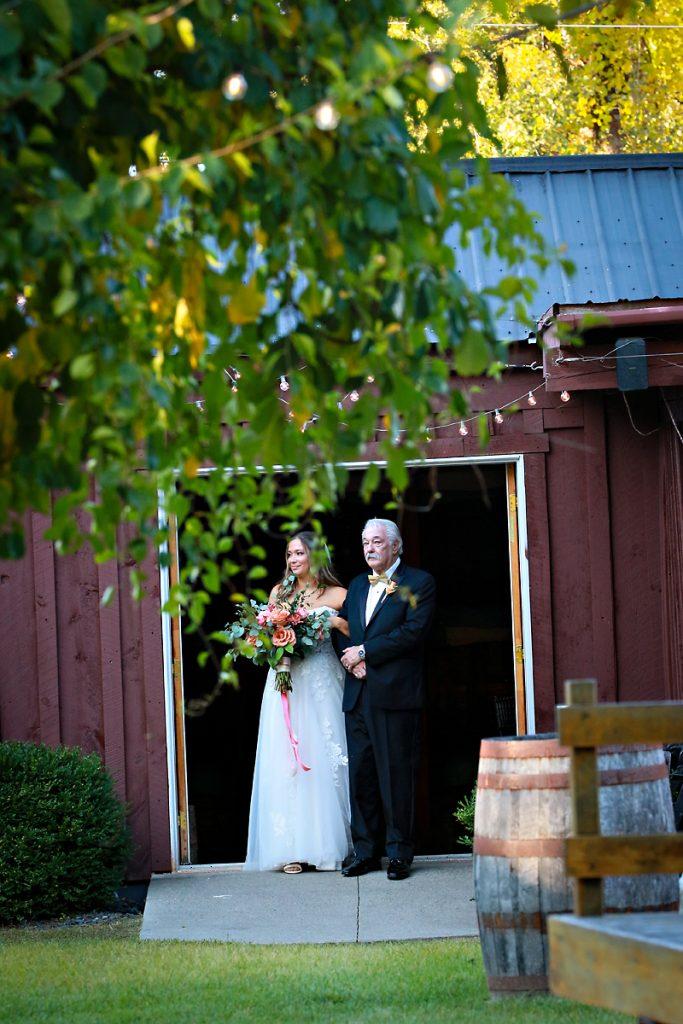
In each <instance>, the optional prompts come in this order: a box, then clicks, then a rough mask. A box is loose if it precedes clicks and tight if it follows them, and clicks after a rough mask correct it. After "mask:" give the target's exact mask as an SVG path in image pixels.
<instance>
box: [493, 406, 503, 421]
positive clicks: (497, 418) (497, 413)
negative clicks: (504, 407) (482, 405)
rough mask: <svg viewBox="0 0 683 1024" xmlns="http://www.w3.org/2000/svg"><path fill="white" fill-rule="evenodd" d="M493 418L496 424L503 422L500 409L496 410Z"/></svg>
mask: <svg viewBox="0 0 683 1024" xmlns="http://www.w3.org/2000/svg"><path fill="white" fill-rule="evenodd" d="M493 418H494V420H495V421H496V423H502V422H503V414H502V412H501V411H500V409H496V411H495V413H494V414H493Z"/></svg>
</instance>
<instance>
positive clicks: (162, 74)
mask: <svg viewBox="0 0 683 1024" xmlns="http://www.w3.org/2000/svg"><path fill="white" fill-rule="evenodd" d="M152 74H153V75H154V77H155V78H159V79H160V80H161V81H163V80H164V78H166V72H165V71H164V70H163V69H162V68H155V69H154V71H153V72H152Z"/></svg>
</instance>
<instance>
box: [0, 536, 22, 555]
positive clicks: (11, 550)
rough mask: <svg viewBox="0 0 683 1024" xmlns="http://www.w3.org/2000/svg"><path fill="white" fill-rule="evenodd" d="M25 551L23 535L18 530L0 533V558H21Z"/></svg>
mask: <svg viewBox="0 0 683 1024" xmlns="http://www.w3.org/2000/svg"><path fill="white" fill-rule="evenodd" d="M25 551H26V547H25V544H24V535H23V533H22V532H21V531H20V530H17V529H14V530H8V531H7V532H6V533H0V558H23V557H24V553H25Z"/></svg>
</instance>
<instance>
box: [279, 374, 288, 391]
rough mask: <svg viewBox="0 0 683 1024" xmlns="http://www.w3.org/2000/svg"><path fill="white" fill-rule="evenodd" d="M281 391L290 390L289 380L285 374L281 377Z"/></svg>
mask: <svg viewBox="0 0 683 1024" xmlns="http://www.w3.org/2000/svg"><path fill="white" fill-rule="evenodd" d="M280 391H289V381H288V380H287V378H286V377H285V375H284V374H283V375H282V376H281V377H280Z"/></svg>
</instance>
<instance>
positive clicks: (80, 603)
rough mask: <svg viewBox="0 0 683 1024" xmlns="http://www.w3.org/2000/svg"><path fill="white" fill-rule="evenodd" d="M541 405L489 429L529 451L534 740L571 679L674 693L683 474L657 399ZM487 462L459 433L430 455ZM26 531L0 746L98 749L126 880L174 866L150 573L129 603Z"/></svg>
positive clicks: (121, 572) (624, 694)
mask: <svg viewBox="0 0 683 1024" xmlns="http://www.w3.org/2000/svg"><path fill="white" fill-rule="evenodd" d="M473 383H474V382H473ZM476 383H477V384H478V385H479V386H480V388H481V390H480V391H478V392H476V393H475V394H473V395H472V396H471V401H472V405H473V409H474V410H475V411H476V410H477V409H482V410H486V409H491V408H492V407H494V406H495V405H502V404H504V403H505V402H509V401H512V400H514V399H515V398H517V397H519V395H520V394H523V393H524V392H525V390H526V389H527V388H535V387H536V386H537V384H538V376H537V375H534V374H533V373H529V372H524V371H522V372H515V373H513V374H510V375H509V376H508V377H507V378H506V379H505V380H503V381H502V382H500V383H496V382H493V381H491V380H481V381H477V382H476ZM535 394H536V397H537V405H536V407H535V408H527V407H525V408H524V409H523V411H520V412H518V413H516V414H514V415H511V416H509V417H507V418H506V420H505V422H504V424H503V425H502V426H498V425H495V424H494V425H493V427H494V436H493V437H492V440H491V444H490V447H489V451H490V452H491V453H495V454H505V453H509V454H515V453H518V452H521V453H524V466H525V484H526V500H527V523H528V545H527V557H528V559H529V575H530V602H531V620H532V637H533V666H534V692H535V701H536V716H537V720H536V728H537V731H550V730H552V729H553V728H554V720H555V704H556V703H558V702H561V701H562V700H563V684H564V680H565V679H567V678H571V677H580V676H596V677H597V678H598V681H599V687H600V695H601V697H602V699H605V700H609V699H612V700H613V699H618V700H646V699H665V698H666V699H676V698H678V699H681V698H683V692H682V690H683V679H682V673H683V664H682V662H683V651H682V649H681V647H682V643H681V638H682V636H683V620H682V618H681V616H682V615H683V611H682V609H683V525H682V524H683V517H682V516H681V501H682V494H681V487H682V486H683V485H682V479H683V473H682V472H681V445H680V443H679V442H678V439H677V437H676V436H675V433H674V431H675V427H673V426H672V424H671V423H670V422H669V421H668V420H667V418H666V416H665V415H664V407H663V405H662V400H661V398H660V395H659V394H658V393H657V392H654V391H651V392H647V393H644V394H640V395H637V396H630V397H629V398H628V402H629V409H630V412H631V415H630V416H629V409H627V406H626V401H625V399H624V396H623V395H621V394H619V393H616V392H608V393H604V392H600V391H589V392H583V393H581V392H575V393H574V394H573V395H572V399H571V401H570V402H569V403H568V404H563V403H561V402H560V399H559V397H558V396H557V395H556V394H548V393H545V391H543V390H539V391H537V392H535ZM522 404H524V403H522ZM480 452H481V450H480V448H479V446H478V442H477V439H476V438H474V437H471V436H470V437H467V438H464V439H463V438H462V437H460V436H459V434H458V432H457V424H456V425H454V426H453V427H450V428H445V429H442V430H439V431H438V432H437V439H435V440H434V442H433V443H432V444H431V445H430V451H429V454H430V456H431V457H434V458H443V457H445V456H449V457H451V456H458V455H476V454H480ZM370 454H372V453H370ZM26 523H27V548H28V550H27V555H26V557H25V558H24V559H22V560H21V561H19V562H11V563H4V564H2V565H1V566H0V645H1V646H0V649H1V650H2V658H1V659H0V736H1V737H2V738H3V739H22V740H31V741H34V742H39V741H43V742H45V743H48V744H53V745H54V744H58V743H64V744H70V745H78V746H81V747H82V748H83V749H85V750H87V751H93V750H94V751H97V752H98V753H99V754H101V756H102V757H103V759H104V762H105V764H106V765H107V767H108V768H109V769H110V771H111V772H112V774H113V776H114V779H115V781H116V785H117V789H118V791H119V793H120V795H121V797H122V798H123V799H124V800H125V802H126V804H127V806H128V813H129V820H130V823H131V827H132V830H133V836H134V840H135V844H136V854H135V857H134V859H133V862H132V863H131V865H130V869H129V877H130V878H144V877H147V876H149V874H150V872H151V871H165V870H169V869H170V867H171V853H170V840H169V822H168V783H167V769H166V738H165V716H164V690H163V664H162V647H161V619H160V600H159V585H158V571H157V568H156V565H154V564H152V563H150V564H149V565H148V566H147V570H148V583H147V596H146V597H145V599H144V600H143V602H142V603H141V604H136V603H134V602H133V601H132V600H131V599H130V597H129V596H128V582H127V569H126V567H125V566H118V567H117V566H115V565H113V564H107V565H104V566H96V565H95V564H94V562H93V560H92V558H91V556H90V554H89V552H88V551H87V550H85V551H83V552H81V553H79V554H78V555H74V556H69V557H65V558H57V557H56V556H55V554H54V550H53V546H52V545H51V544H50V543H48V542H46V541H43V540H42V533H43V531H44V529H45V527H46V525H47V520H46V519H45V517H42V516H38V515H33V516H28V517H27V520H26ZM112 584H113V585H115V586H116V588H117V589H116V596H115V599H114V601H113V602H112V603H111V605H110V606H109V607H107V608H104V609H103V608H101V607H100V603H99V599H100V595H101V594H102V593H103V592H104V590H105V589H106V587H107V586H109V585H112Z"/></svg>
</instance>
